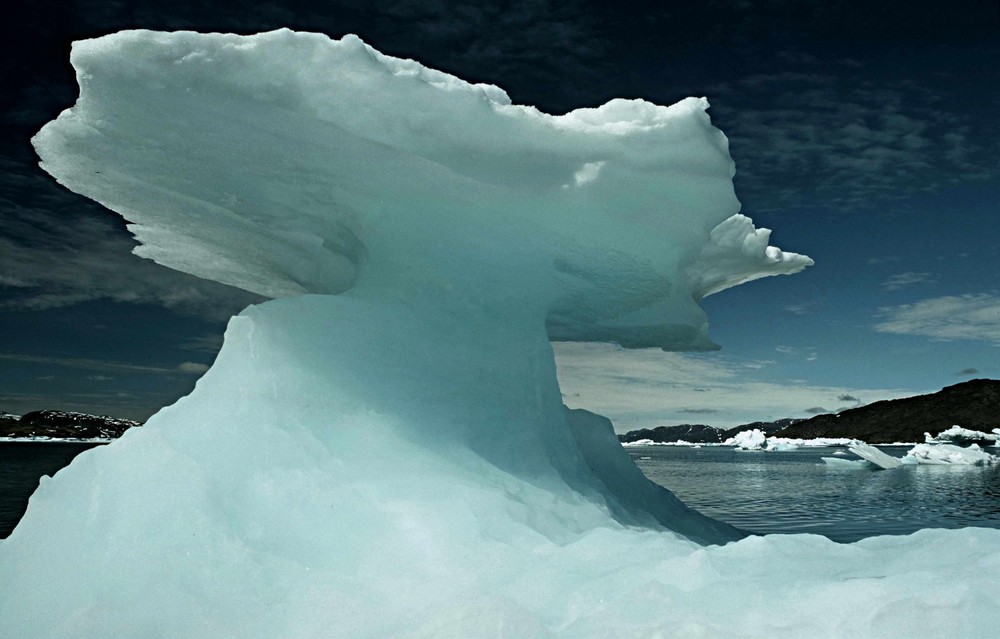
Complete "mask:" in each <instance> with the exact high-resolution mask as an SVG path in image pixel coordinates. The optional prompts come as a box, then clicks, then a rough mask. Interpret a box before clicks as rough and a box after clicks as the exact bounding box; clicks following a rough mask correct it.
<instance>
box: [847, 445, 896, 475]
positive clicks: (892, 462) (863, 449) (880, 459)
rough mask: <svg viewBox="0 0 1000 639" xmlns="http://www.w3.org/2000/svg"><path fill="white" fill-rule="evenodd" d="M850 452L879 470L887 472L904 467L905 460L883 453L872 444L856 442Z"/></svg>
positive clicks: (849, 447)
mask: <svg viewBox="0 0 1000 639" xmlns="http://www.w3.org/2000/svg"><path fill="white" fill-rule="evenodd" d="M848 450H850V451H851V452H852V453H854V454H855V455H857V456H858V457H860V458H862V459H864V460H866V461H869V462H871V463H872V464H875V465H876V466H878V467H879V468H883V469H885V470H890V469H892V468H899V467H900V466H902V465H903V460H901V459H899V458H898V457H893V456H892V455H888V454H886V453H883V452H882V451H880V450H879V449H877V448H875V447H874V446H872V445H871V444H866V443H864V442H862V441H856V442H854V443H853V444H851V445H850V446H848Z"/></svg>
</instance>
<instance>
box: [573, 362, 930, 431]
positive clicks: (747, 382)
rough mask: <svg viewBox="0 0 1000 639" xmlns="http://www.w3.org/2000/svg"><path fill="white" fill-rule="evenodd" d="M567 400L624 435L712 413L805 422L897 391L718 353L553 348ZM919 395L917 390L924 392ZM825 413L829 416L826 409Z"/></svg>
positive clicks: (726, 420) (718, 417)
mask: <svg viewBox="0 0 1000 639" xmlns="http://www.w3.org/2000/svg"><path fill="white" fill-rule="evenodd" d="M553 348H554V350H555V353H556V363H557V365H558V370H559V382H560V384H561V386H562V388H563V392H564V393H565V400H564V401H565V402H566V403H567V405H570V406H572V407H574V408H586V409H589V410H593V411H595V412H598V413H601V414H603V415H606V416H607V417H609V418H611V420H612V421H613V422H614V423H615V427H616V428H617V429H618V430H619V431H620V432H624V431H627V430H633V429H636V428H649V427H654V426H660V425H669V424H680V423H685V422H689V421H690V419H691V415H698V414H704V415H711V418H710V423H711V424H712V425H713V426H727V427H729V426H737V425H740V424H745V423H749V422H753V421H768V420H774V419H780V418H783V417H805V416H808V415H809V414H811V413H810V412H809V409H808V408H807V407H818V406H823V405H824V404H825V405H839V404H840V403H842V402H844V401H848V400H844V399H841V398H842V397H845V396H849V397H858V396H863V397H870V398H872V399H873V400H875V399H891V398H897V397H905V396H907V395H912V394H914V393H913V392H909V391H906V390H900V389H877V388H868V389H856V388H842V387H841V388H838V387H833V386H820V385H810V384H807V383H805V382H801V381H792V380H788V381H784V382H776V381H768V380H765V379H760V378H759V377H758V376H759V375H761V374H762V373H763V372H762V371H758V370H755V369H752V368H747V367H746V366H745V365H744V362H742V361H739V360H736V359H732V358H727V357H726V356H725V355H723V354H722V353H712V354H694V353H667V352H663V351H660V350H656V349H644V350H626V349H622V348H620V347H616V346H613V345H609V344H579V343H557V344H554V345H553ZM921 390H922V389H921ZM823 412H826V411H825V409H824V410H823Z"/></svg>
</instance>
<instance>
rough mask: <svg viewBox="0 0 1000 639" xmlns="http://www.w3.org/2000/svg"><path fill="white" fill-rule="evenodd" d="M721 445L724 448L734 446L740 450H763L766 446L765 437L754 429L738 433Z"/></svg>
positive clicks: (758, 430)
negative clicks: (724, 446)
mask: <svg viewBox="0 0 1000 639" xmlns="http://www.w3.org/2000/svg"><path fill="white" fill-rule="evenodd" d="M722 443H723V444H724V445H726V446H734V447H736V448H739V449H740V450H764V446H765V445H766V444H767V437H766V436H765V435H764V433H763V432H762V431H761V430H760V429H758V428H754V429H752V430H743V431H740V432H738V433H736V434H735V435H733V436H732V437H730V438H729V439H727V440H726V441H724V442H722Z"/></svg>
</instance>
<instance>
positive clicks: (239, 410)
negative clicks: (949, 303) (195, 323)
mask: <svg viewBox="0 0 1000 639" xmlns="http://www.w3.org/2000/svg"><path fill="white" fill-rule="evenodd" d="M72 63H73V65H74V67H75V68H76V70H77V77H78V80H79V83H80V91H81V93H80V98H79V100H78V101H77V103H76V104H75V105H74V106H73V107H72V108H70V109H68V110H66V111H64V112H63V113H62V114H61V115H60V116H59V117H58V119H56V120H55V121H53V122H51V123H50V124H48V125H47V126H46V127H45V128H44V129H43V130H42V131H41V132H40V133H39V134H38V135H37V136H36V138H35V139H34V144H35V147H36V149H37V151H38V153H39V155H40V157H41V159H42V167H43V168H44V169H45V170H46V171H48V172H49V173H51V174H52V175H53V176H54V177H55V178H56V179H57V180H58V181H59V182H60V183H62V184H63V185H65V186H66V187H67V188H69V189H71V190H73V191H76V192H78V193H81V194H83V195H85V196H87V197H90V198H93V199H95V200H97V201H99V202H101V203H102V204H104V205H105V206H107V207H108V208H110V209H112V210H113V211H116V212H117V213H119V214H121V215H122V216H123V217H124V218H125V219H127V220H128V221H129V222H130V227H129V228H130V229H131V231H132V232H133V233H134V235H135V237H136V238H137V240H138V241H139V243H140V245H139V246H138V247H137V248H136V253H138V254H139V255H141V256H143V257H147V258H150V259H153V260H155V261H157V262H159V263H161V264H164V265H166V266H169V267H171V268H175V269H178V270H181V271H185V272H188V273H192V274H195V275H198V276H201V277H204V278H208V279H212V280H217V281H220V282H224V283H227V284H232V285H234V286H238V287H242V288H245V289H247V290H250V291H254V292H257V293H260V294H263V295H265V296H267V297H270V298H272V300H271V301H268V302H266V303H263V304H259V305H256V306H253V307H250V308H248V309H246V310H245V311H243V312H242V313H241V314H240V315H238V316H237V317H234V318H233V319H232V320H231V322H230V324H229V327H228V329H227V332H226V338H225V345H224V346H223V348H222V351H221V352H220V354H219V356H218V359H217V361H216V363H215V365H214V366H213V367H212V369H211V370H210V371H209V372H208V373H206V374H205V376H204V377H203V378H202V379H201V380H200V381H199V382H198V385H197V387H196V389H195V390H194V391H193V392H192V393H191V394H190V395H189V396H187V397H185V398H183V399H181V400H180V401H178V402H177V403H176V404H174V405H172V406H169V407H166V408H164V409H163V410H161V411H160V412H159V413H157V414H156V415H155V416H154V417H153V418H152V419H150V421H149V422H148V424H147V425H146V427H144V428H142V429H133V430H131V431H129V432H128V433H127V434H126V435H125V436H124V437H122V438H121V439H120V440H118V441H116V442H115V443H113V444H111V445H108V446H106V447H103V448H100V449H93V450H91V451H88V452H86V453H84V454H82V455H80V456H79V457H77V458H76V460H75V461H74V462H73V463H72V464H71V465H70V466H69V467H67V468H66V469H64V470H63V471H61V472H60V473H58V474H57V475H56V476H55V477H54V478H52V479H49V480H45V481H43V482H42V484H41V486H40V487H39V489H38V490H37V492H36V493H35V495H34V496H33V497H32V499H31V503H30V505H29V508H28V512H27V514H26V515H25V517H24V519H23V520H22V521H21V523H20V524H19V526H18V527H17V528H16V529H15V530H14V532H13V533H12V534H11V536H10V537H9V538H8V539H7V540H5V541H2V542H0V620H2V622H0V623H2V626H3V628H2V629H3V631H4V633H3V634H5V635H6V636H12V637H19V638H26V639H30V638H41V637H46V638H71V637H73V638H76V637H79V638H83V637H88V638H89V637H165V638H175V637H176V638H181V637H214V638H225V637H283V638H306V637H309V638H312V637H317V638H318V637H472V636H475V637H519V638H522V637H523V638H527V637H574V638H576V637H610V636H669V637H722V636H724V637H771V638H780V637H803V636H850V637H872V636H878V637H912V636H962V637H987V636H992V632H993V630H994V629H995V628H996V627H997V625H998V624H1000V607H997V606H996V605H995V602H994V596H993V593H995V589H996V579H997V578H996V575H997V571H998V570H1000V532H998V531H992V530H982V529H966V530H960V531H921V532H920V533H917V534H914V535H911V536H909V537H882V538H873V539H867V540H864V541H861V542H858V543H855V544H848V545H841V544H836V543H833V542H830V541H828V540H827V539H825V538H823V537H818V536H809V535H794V536H774V537H749V538H742V539H741V535H740V533H739V531H736V530H734V529H732V528H730V527H728V526H726V525H725V524H721V523H719V522H715V521H712V520H710V519H708V518H705V517H702V516H700V515H698V514H697V513H694V512H692V511H690V510H689V509H687V508H685V507H684V506H683V505H682V504H680V503H679V502H678V501H677V500H676V499H674V498H673V497H672V495H670V494H669V493H668V492H667V491H665V490H663V489H659V488H657V487H655V486H653V485H652V484H650V483H649V482H648V481H646V480H645V479H644V478H643V477H642V476H641V474H640V473H639V472H638V470H637V469H636V468H635V466H634V465H632V464H631V462H630V461H629V459H628V457H627V455H626V454H625V453H624V452H623V450H622V448H621V447H620V446H619V445H618V444H617V441H616V440H615V438H614V437H613V435H612V432H611V429H610V425H609V423H608V422H607V420H604V419H603V418H601V417H600V416H597V415H593V414H590V413H586V412H584V411H569V410H567V409H565V408H564V406H563V405H562V402H561V396H560V391H559V386H558V383H557V381H556V370H555V363H554V361H553V356H552V350H551V346H550V341H551V340H578V341H614V342H618V343H620V344H622V345H624V346H630V347H648V346H656V347H661V348H668V349H707V348H712V347H713V344H712V343H711V342H710V341H709V340H708V338H707V331H706V319H705V315H704V313H703V312H702V311H701V309H700V308H699V306H698V301H699V300H700V299H701V298H702V297H704V296H705V295H709V294H713V293H717V292H719V291H721V290H724V289H725V288H727V287H729V286H733V285H736V284H740V283H743V282H746V281H749V280H752V279H755V278H758V277H763V276H768V275H777V274H788V273H794V272H796V271H799V270H801V269H802V268H804V267H806V266H808V265H809V264H810V263H811V261H810V260H809V259H808V258H806V257H803V256H801V255H797V254H794V253H786V252H782V251H780V250H778V249H776V248H774V247H771V246H769V241H768V240H769V232H768V231H766V230H764V229H756V228H754V227H753V225H752V223H751V222H750V220H749V219H748V218H746V217H743V216H741V215H739V202H738V201H737V199H736V197H735V195H734V192H733V187H732V175H733V170H734V169H733V162H732V160H731V159H730V156H729V153H728V147H727V141H726V138H725V136H724V135H723V134H722V133H721V132H719V131H718V130H717V129H715V128H713V127H712V125H711V123H710V121H709V118H708V115H707V113H706V108H707V106H708V105H707V102H706V101H705V100H703V99H696V98H689V99H687V100H684V101H681V102H680V103H678V104H675V105H673V106H669V107H663V106H657V105H653V104H650V103H648V102H643V101H641V100H612V101H611V102H609V103H607V104H605V105H603V106H601V107H597V108H588V109H579V110H577V111H573V112H571V113H568V114H566V115H562V116H549V115H546V114H544V113H541V112H539V111H538V110H536V109H534V108H531V107H526V106H519V105H514V104H511V102H510V100H509V99H508V98H507V96H506V94H505V93H504V92H503V91H502V90H500V89H498V88H496V87H492V86H486V85H471V84H468V83H466V82H463V81H462V80H460V79H458V78H455V77H453V76H450V75H447V74H444V73H440V72H437V71H434V70H431V69H427V68H425V67H423V66H421V65H420V64H418V63H416V62H413V61H409V60H398V59H394V58H391V57H388V56H384V55H382V54H380V53H379V52H377V51H375V50H373V49H371V48H370V47H368V46H366V45H365V44H364V43H362V42H361V41H360V40H359V39H357V38H354V37H345V38H344V39H342V40H340V41H332V40H330V39H329V38H327V37H325V36H322V35H317V34H303V33H293V32H290V31H277V32H272V33H265V34H260V35H256V36H248V37H245V36H236V35H222V34H212V35H203V34H196V33H170V34H168V33H154V32H145V31H133V32H122V33H118V34H114V35H110V36H106V37H103V38H99V39H96V40H88V41H84V42H78V43H76V44H75V45H74V47H73V52H72Z"/></svg>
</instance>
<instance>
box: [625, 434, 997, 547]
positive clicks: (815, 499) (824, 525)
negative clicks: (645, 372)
mask: <svg viewBox="0 0 1000 639" xmlns="http://www.w3.org/2000/svg"><path fill="white" fill-rule="evenodd" d="M910 448H911V447H910V446H879V449H880V450H882V451H884V452H886V453H888V454H890V455H893V456H895V457H902V456H903V455H905V454H906V451H907V450H909V449H910ZM990 450H992V449H990ZM628 451H629V454H630V455H631V457H632V458H633V460H635V462H636V464H637V465H638V466H639V468H640V469H642V471H643V472H644V473H645V474H646V476H647V477H649V478H650V479H651V480H653V481H654V482H656V483H658V484H660V485H661V486H664V487H666V488H668V489H670V490H671V491H673V492H674V494H676V495H677V496H678V497H680V498H681V500H682V501H684V502H685V503H686V504H688V505H689V506H691V507H693V508H695V509H696V510H699V511H701V512H703V513H705V514H706V515H710V516H712V517H715V518H717V519H721V520H722V521H725V522H726V523H729V524H732V525H734V526H737V527H739V528H743V529H744V530H747V531H750V532H754V533H760V534H770V533H816V534H820V535H824V536H826V537H829V538H830V539H833V540H834V541H841V542H850V541H856V540H858V539H863V538H865V537H872V536H875V535H905V534H909V533H912V532H914V531H917V530H920V529H921V528H960V527H963V526H983V527H989V528H1000V466H957V465H956V466H925V465H919V466H918V465H913V466H903V467H902V468H897V469H894V470H888V471H881V470H870V469H868V468H863V467H859V468H841V467H835V466H829V465H826V464H824V463H823V462H822V460H821V458H822V457H834V456H836V457H839V458H841V459H856V457H855V456H854V455H851V454H847V455H845V454H843V453H844V452H845V451H844V449H843V448H800V449H798V450H792V451H781V452H778V451H742V450H736V449H733V448H729V447H714V446H712V447H708V446H706V447H701V448H691V447H686V446H641V447H634V446H632V447H629V448H628Z"/></svg>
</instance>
